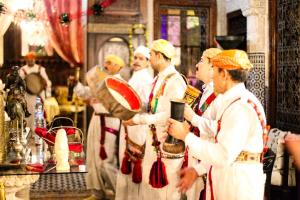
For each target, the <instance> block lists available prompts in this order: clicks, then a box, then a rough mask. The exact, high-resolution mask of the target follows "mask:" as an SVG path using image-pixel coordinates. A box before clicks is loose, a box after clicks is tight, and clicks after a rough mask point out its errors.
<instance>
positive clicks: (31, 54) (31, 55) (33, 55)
mask: <svg viewBox="0 0 300 200" xmlns="http://www.w3.org/2000/svg"><path fill="white" fill-rule="evenodd" d="M25 57H26V59H28V60H34V59H36V53H35V52H32V51H31V52H28V53H27V54H26V56H25Z"/></svg>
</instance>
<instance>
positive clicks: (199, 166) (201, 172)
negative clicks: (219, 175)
mask: <svg viewBox="0 0 300 200" xmlns="http://www.w3.org/2000/svg"><path fill="white" fill-rule="evenodd" d="M192 167H193V168H194V169H195V170H196V172H197V174H198V176H202V175H204V174H206V173H207V170H206V168H205V166H204V165H203V164H202V163H201V161H200V162H198V163H197V164H195V165H193V166H192Z"/></svg>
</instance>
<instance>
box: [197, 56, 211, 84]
mask: <svg viewBox="0 0 300 200" xmlns="http://www.w3.org/2000/svg"><path fill="white" fill-rule="evenodd" d="M212 76H213V68H212V65H211V63H210V62H209V59H208V58H207V57H206V56H202V57H201V60H200V61H199V62H198V63H197V64H196V78H197V79H199V80H201V81H203V82H204V83H206V84H207V83H209V82H210V81H211V78H212Z"/></svg>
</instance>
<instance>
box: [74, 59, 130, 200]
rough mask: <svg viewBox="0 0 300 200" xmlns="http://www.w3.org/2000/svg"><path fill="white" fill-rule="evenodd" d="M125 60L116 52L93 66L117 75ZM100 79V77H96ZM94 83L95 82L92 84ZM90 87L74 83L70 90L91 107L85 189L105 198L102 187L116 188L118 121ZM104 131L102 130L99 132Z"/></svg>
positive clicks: (93, 197) (92, 197)
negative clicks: (72, 88)
mask: <svg viewBox="0 0 300 200" xmlns="http://www.w3.org/2000/svg"><path fill="white" fill-rule="evenodd" d="M124 66H125V63H124V61H123V59H122V58H120V57H119V56H116V55H108V56H106V57H105V61H104V66H103V69H100V68H99V66H95V68H96V69H97V68H98V69H97V70H104V71H105V72H106V73H107V74H109V75H112V76H114V77H117V78H120V79H121V76H120V74H119V71H120V69H121V68H122V67H124ZM98 80H100V78H99V79H98ZM94 84H96V83H94ZM94 89H96V88H94V87H91V86H83V85H82V84H81V83H78V84H77V85H76V86H75V88H74V92H75V93H76V94H77V95H78V96H79V97H81V98H83V99H84V100H85V101H88V102H89V104H90V105H91V106H92V107H93V109H94V113H93V116H92V118H91V121H90V124H89V129H88V134H87V159H86V165H87V172H88V173H87V174H86V185H87V189H90V190H92V191H93V195H92V196H90V197H89V198H87V199H88V200H94V199H103V198H105V195H106V193H105V189H106V186H109V188H110V189H111V190H113V191H115V189H116V177H117V172H118V169H117V163H116V154H115V152H116V151H117V149H116V148H117V147H116V139H117V135H118V134H119V132H118V131H119V128H120V120H119V119H117V118H113V117H109V116H107V115H108V114H109V113H108V111H107V110H106V109H105V108H104V107H103V105H102V104H101V102H99V101H98V100H97V99H96V98H95V97H94V96H93V94H95V93H96V92H95V91H93V90H94ZM102 130H105V131H102Z"/></svg>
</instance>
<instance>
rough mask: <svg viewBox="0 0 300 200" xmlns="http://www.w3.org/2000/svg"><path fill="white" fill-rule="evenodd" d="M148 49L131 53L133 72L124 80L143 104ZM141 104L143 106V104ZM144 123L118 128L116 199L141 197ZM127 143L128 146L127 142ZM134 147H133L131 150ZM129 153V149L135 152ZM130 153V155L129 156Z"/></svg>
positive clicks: (147, 84)
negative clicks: (118, 166) (118, 168)
mask: <svg viewBox="0 0 300 200" xmlns="http://www.w3.org/2000/svg"><path fill="white" fill-rule="evenodd" d="M149 59H150V49H149V48H147V47H145V46H142V45H141V46H139V47H138V48H137V49H136V50H135V51H134V53H133V65H132V67H131V68H132V70H133V74H132V77H131V78H130V80H129V81H128V83H129V85H130V86H131V87H132V88H133V89H134V90H135V91H136V93H137V94H138V96H139V97H140V98H141V101H142V104H143V105H145V104H146V103H147V101H148V97H149V94H150V89H151V88H150V87H151V83H152V80H153V75H152V73H151V69H149V68H151V67H150V63H149ZM144 107H145V106H144ZM147 130H148V127H147V125H136V126H128V127H126V128H124V126H123V127H122V128H121V131H120V142H119V159H120V170H119V172H118V176H117V191H116V197H115V199H116V200H139V199H141V195H142V194H141V192H142V191H141V184H140V183H141V181H142V162H143V154H144V152H143V150H145V142H146V136H147ZM128 145H130V146H128ZM132 148H134V149H135V150H137V151H134V150H132ZM139 151H141V152H140V153H138V154H135V155H133V154H134V153H133V152H139ZM129 155H130V156H132V157H130V156H129Z"/></svg>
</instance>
